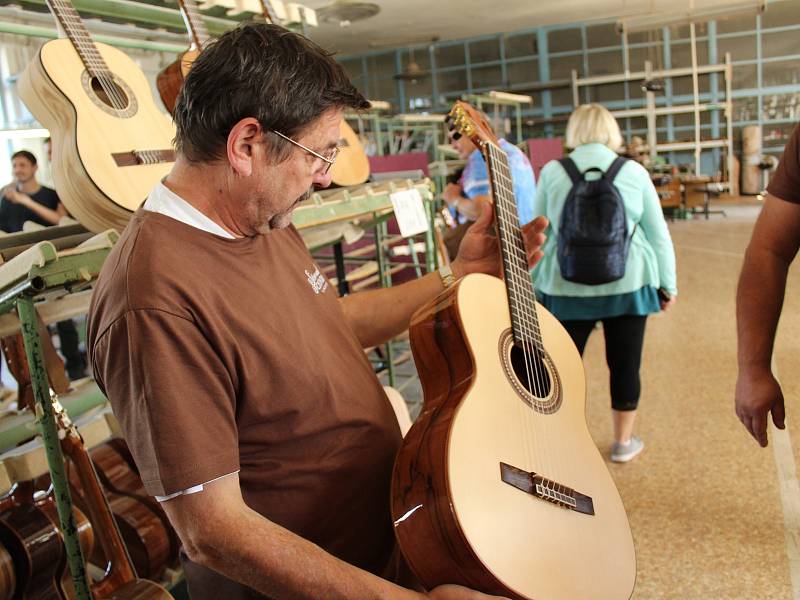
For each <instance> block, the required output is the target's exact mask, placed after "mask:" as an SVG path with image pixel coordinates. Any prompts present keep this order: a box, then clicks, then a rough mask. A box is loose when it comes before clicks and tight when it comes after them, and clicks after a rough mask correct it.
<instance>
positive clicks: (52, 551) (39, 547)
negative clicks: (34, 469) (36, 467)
mask: <svg viewBox="0 0 800 600" xmlns="http://www.w3.org/2000/svg"><path fill="white" fill-rule="evenodd" d="M33 492H34V487H33V482H31V481H26V482H21V483H18V484H17V485H16V486H15V487H14V488H13V489H12V491H11V493H9V494H8V495H7V496H4V497H3V498H2V499H0V541H1V542H2V544H3V546H4V547H5V548H7V549H8V552H9V554H10V555H11V558H12V562H13V568H14V582H15V588H16V591H15V592H14V596H13V597H14V598H25V599H28V598H31V599H37V600H50V599H53V600H64V593H63V589H62V587H61V578H62V575H63V573H64V569H65V568H66V552H65V550H64V542H63V541H62V539H61V533H60V532H59V530H58V526H57V525H56V524H55V523H54V522H53V521H52V520H51V519H50V518H49V517H48V515H47V513H46V512H45V511H43V510H42V509H41V508H40V506H38V505H37V503H36V502H34V499H33Z"/></svg>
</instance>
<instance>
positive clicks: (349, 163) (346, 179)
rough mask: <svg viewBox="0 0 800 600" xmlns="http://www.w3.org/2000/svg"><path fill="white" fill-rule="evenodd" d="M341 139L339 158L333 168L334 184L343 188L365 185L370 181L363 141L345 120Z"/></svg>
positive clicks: (342, 125)
mask: <svg viewBox="0 0 800 600" xmlns="http://www.w3.org/2000/svg"><path fill="white" fill-rule="evenodd" d="M339 138H340V140H341V141H340V149H339V156H338V158H337V159H336V162H335V163H333V166H332V167H331V178H332V179H333V183H335V184H336V185H341V186H347V185H358V184H360V183H364V182H365V181H366V180H367V179H369V159H368V158H367V155H366V153H365V152H364V148H363V147H362V146H361V140H359V139H358V136H357V135H356V132H355V131H353V128H352V127H350V125H349V124H348V123H347V121H345V120H344V119H342V123H341V125H340V126H339Z"/></svg>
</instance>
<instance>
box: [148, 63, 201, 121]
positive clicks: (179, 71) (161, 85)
mask: <svg viewBox="0 0 800 600" xmlns="http://www.w3.org/2000/svg"><path fill="white" fill-rule="evenodd" d="M199 55H200V52H199V51H197V50H187V51H186V52H184V53H183V54H181V55H180V56H179V57H178V59H177V60H176V61H175V62H173V63H171V64H169V65H168V66H166V67H164V69H163V70H162V71H161V72H160V73H159V74H158V76H157V77H156V87H157V88H158V94H159V96H161V101H162V102H163V103H164V106H165V107H166V109H167V110H168V111H169V112H170V114H172V113H173V112H174V111H175V104H176V103H177V102H178V94H180V92H181V88H182V87H183V82H184V81H185V80H186V76H187V75H188V74H189V70H190V69H191V68H192V63H193V62H194V61H195V59H196V58H197V57H198V56H199Z"/></svg>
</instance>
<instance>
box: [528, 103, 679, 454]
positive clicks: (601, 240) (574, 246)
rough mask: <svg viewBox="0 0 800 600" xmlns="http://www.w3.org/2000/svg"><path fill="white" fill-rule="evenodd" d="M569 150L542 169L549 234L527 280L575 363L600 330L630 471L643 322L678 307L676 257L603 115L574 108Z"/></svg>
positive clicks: (638, 173) (650, 197)
mask: <svg viewBox="0 0 800 600" xmlns="http://www.w3.org/2000/svg"><path fill="white" fill-rule="evenodd" d="M566 145H567V147H569V148H573V149H574V150H573V151H572V152H571V153H570V154H569V156H568V157H567V158H564V159H562V160H561V161H551V162H549V163H548V164H546V165H545V166H544V168H543V169H542V171H541V174H540V176H539V182H538V184H537V195H536V202H535V204H534V214H535V215H544V216H546V217H547V218H548V219H549V220H550V226H549V227H548V229H547V231H546V233H547V242H546V243H545V245H544V247H543V248H542V250H543V251H544V257H543V258H542V260H541V261H540V262H539V264H538V265H537V266H536V268H535V270H534V271H533V278H534V281H535V282H536V291H537V296H538V300H539V302H540V303H541V304H542V305H543V306H544V307H545V308H547V310H549V311H550V312H551V313H553V315H555V317H556V318H557V319H558V320H559V321H560V322H561V323H562V324H563V325H564V327H565V329H566V330H567V331H568V332H569V334H570V336H571V337H572V340H573V341H574V342H575V345H576V346H577V348H578V351H579V352H580V353H581V355H583V350H584V348H585V347H586V341H587V340H588V338H589V334H591V332H592V330H593V329H594V326H595V324H596V323H597V322H598V321H601V322H602V323H603V332H604V335H605V342H606V362H607V363H608V368H609V371H610V374H611V377H610V387H611V405H612V411H611V413H612V418H613V423H614V445H613V447H612V450H611V460H612V461H614V462H627V461H629V460H631V459H633V458H634V457H636V456H637V455H638V454H639V453H640V452H641V451H642V449H643V448H644V442H642V440H641V439H640V438H639V437H638V436H634V435H633V425H634V421H635V419H636V409H637V407H638V403H639V395H640V392H641V384H640V381H639V366H640V363H641V357H642V346H643V342H644V330H645V323H646V321H647V315H650V314H653V313H656V312H659V311H660V310H667V309H668V308H669V307H671V306H672V305H673V304H674V303H675V296H676V294H677V292H678V290H677V287H676V278H675V252H674V249H673V247H672V239H671V238H670V235H669V231H668V230H667V224H666V221H665V220H664V215H663V213H662V211H661V204H660V202H659V198H658V194H657V192H656V189H655V187H654V186H653V183H652V181H651V180H650V175H649V173H648V172H647V171H646V170H645V169H644V167H642V166H641V165H640V164H638V163H636V162H634V161H632V160H626V159H624V158H621V157H618V156H617V153H616V151H617V150H618V149H620V148H621V147H622V135H621V133H620V130H619V125H618V124H617V122H616V120H615V119H614V117H613V116H612V115H611V113H610V112H608V110H606V109H605V108H604V107H603V106H601V105H599V104H584V105H582V106H580V107H578V108H577V109H576V110H575V111H574V112H573V113H572V115H571V116H570V119H569V122H568V123H567V133H566Z"/></svg>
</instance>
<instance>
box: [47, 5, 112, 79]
mask: <svg viewBox="0 0 800 600" xmlns="http://www.w3.org/2000/svg"><path fill="white" fill-rule="evenodd" d="M47 4H48V6H49V7H50V10H51V11H52V13H53V15H55V17H56V19H58V22H59V23H60V24H61V27H63V28H64V31H65V32H66V34H67V37H68V38H69V39H70V41H71V42H72V45H73V46H74V47H75V50H76V51H77V52H78V55H79V56H80V57H81V61H82V62H83V66H85V67H86V70H87V71H88V72H89V74H90V75H91V76H92V77H98V76H101V75H104V76H107V77H110V76H111V71H110V70H109V68H108V65H106V61H105V60H103V57H102V56H101V55H100V52H99V51H98V50H97V46H95V45H94V42H93V41H92V38H91V36H90V35H89V31H88V30H87V29H86V25H84V23H83V20H82V19H81V17H80V15H79V14H78V11H77V10H75V7H74V6H73V5H72V2H70V1H69V0H47Z"/></svg>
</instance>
